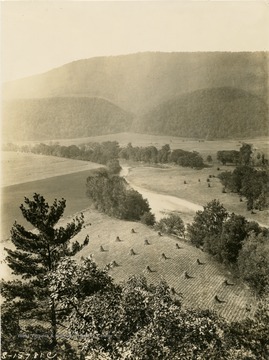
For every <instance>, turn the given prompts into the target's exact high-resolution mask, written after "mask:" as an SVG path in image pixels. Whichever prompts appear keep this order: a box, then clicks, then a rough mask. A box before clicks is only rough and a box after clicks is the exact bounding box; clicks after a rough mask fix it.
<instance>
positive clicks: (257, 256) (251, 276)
mask: <svg viewBox="0 0 269 360" xmlns="http://www.w3.org/2000/svg"><path fill="white" fill-rule="evenodd" d="M187 234H188V238H189V240H190V241H191V242H192V243H193V244H194V245H195V246H197V247H199V248H202V249H203V250H204V251H206V252H208V253H209V254H211V255H212V256H214V257H215V258H216V259H217V260H218V261H220V262H223V263H225V264H226V265H228V266H230V267H231V268H232V269H233V271H235V272H236V273H237V274H238V275H239V276H240V277H241V278H242V280H244V281H247V282H248V283H249V285H250V286H251V287H252V289H253V290H254V291H255V292H256V293H257V294H258V295H260V296H263V295H265V294H267V295H268V293H269V273H268V269H269V249H268V241H269V229H268V228H264V227H261V226H259V224H258V223H256V222H254V221H247V220H246V219H245V218H244V217H243V216H241V215H236V214H234V213H232V214H229V213H228V211H227V210H226V209H225V207H224V206H223V205H222V204H221V203H220V202H219V201H218V200H213V201H211V202H209V203H208V204H207V205H206V206H204V210H203V211H197V213H196V215H195V217H194V219H193V222H192V223H191V224H189V225H188V226H187Z"/></svg>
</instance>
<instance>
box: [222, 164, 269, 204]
mask: <svg viewBox="0 0 269 360" xmlns="http://www.w3.org/2000/svg"><path fill="white" fill-rule="evenodd" d="M218 177H219V179H220V181H221V183H222V185H223V186H224V188H223V191H224V192H226V190H229V191H231V192H234V193H238V194H239V195H240V196H245V197H246V199H247V209H248V210H253V209H257V210H264V209H266V208H268V205H269V173H268V169H265V170H257V169H255V168H254V167H252V166H246V165H243V166H238V167H236V168H235V169H234V170H233V171H225V172H222V173H221V174H219V175H218Z"/></svg>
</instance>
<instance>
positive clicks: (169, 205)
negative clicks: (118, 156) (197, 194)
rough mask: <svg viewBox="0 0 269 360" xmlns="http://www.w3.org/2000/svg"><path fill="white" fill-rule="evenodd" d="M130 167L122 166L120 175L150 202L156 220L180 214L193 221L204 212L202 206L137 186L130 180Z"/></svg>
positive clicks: (184, 218) (186, 219)
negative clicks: (196, 214)
mask: <svg viewBox="0 0 269 360" xmlns="http://www.w3.org/2000/svg"><path fill="white" fill-rule="evenodd" d="M130 169H131V168H130V167H127V166H122V170H121V173H120V175H121V176H122V177H124V178H125V180H126V181H127V182H128V184H129V185H130V186H131V187H132V188H133V189H134V190H136V191H138V192H139V193H140V194H141V195H142V196H143V197H144V198H145V199H147V200H148V202H149V205H150V207H151V210H152V212H153V213H154V214H155V217H156V220H157V221H158V220H160V218H162V217H163V216H164V215H165V214H169V213H170V212H178V213H179V214H180V215H181V216H182V218H183V220H185V221H188V222H190V221H192V219H193V216H194V215H195V213H196V212H197V211H198V210H203V207H202V206H201V205H198V204H195V203H192V202H190V201H187V200H185V199H181V198H178V197H176V196H171V195H163V194H158V193H156V192H153V191H150V190H147V189H144V188H142V187H140V186H137V185H135V184H133V183H132V182H130V181H129V180H128V174H129V171H130Z"/></svg>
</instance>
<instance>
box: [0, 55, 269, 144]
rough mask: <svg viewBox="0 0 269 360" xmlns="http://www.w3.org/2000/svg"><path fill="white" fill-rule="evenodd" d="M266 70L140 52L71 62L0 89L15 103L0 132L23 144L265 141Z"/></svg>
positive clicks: (268, 64)
mask: <svg viewBox="0 0 269 360" xmlns="http://www.w3.org/2000/svg"><path fill="white" fill-rule="evenodd" d="M268 69H269V53H268V52H238V53H233V52H196V53H195V52H194V53H160V52H156V53H151V52H147V53H137V54H130V55H121V56H109V57H97V58H91V59H84V60H78V61H75V62H72V63H69V64H66V65H63V66H62V67H59V68H56V69H53V70H50V71H48V72H46V73H43V74H40V75H36V76H32V77H28V78H24V79H20V80H16V81H13V82H9V83H6V84H4V86H3V97H4V99H6V100H8V101H11V100H13V101H14V99H15V100H16V102H12V103H10V102H9V103H8V104H6V105H4V111H3V123H4V129H3V130H4V131H5V129H6V124H8V125H11V129H12V126H13V127H14V131H13V133H12V131H11V132H10V131H9V132H8V133H9V135H10V134H11V137H13V136H14V134H15V135H16V137H17V138H22V139H26V138H29V139H44V138H46V139H48V138H50V137H51V136H52V138H55V137H63V138H66V137H80V136H89V135H99V134H109V133H116V132H123V131H128V130H135V131H138V132H141V131H143V132H147V133H161V134H164V135H170V134H173V135H180V136H190V137H197V136H198V137H206V136H209V137H214V138H215V137H216V138H221V137H222V138H225V137H234V136H241V137H244V136H255V135H260V134H264V132H266V133H267V125H266V122H267V121H268V108H267V106H268ZM97 98H98V100H97ZM18 99H20V100H18ZM22 99H24V100H22ZM33 99H35V100H33ZM122 109H124V110H122ZM126 112H128V113H126ZM129 113H132V114H134V122H133V124H132V126H131V116H130V114H129ZM9 127H10V126H9ZM44 136H45V137H44Z"/></svg>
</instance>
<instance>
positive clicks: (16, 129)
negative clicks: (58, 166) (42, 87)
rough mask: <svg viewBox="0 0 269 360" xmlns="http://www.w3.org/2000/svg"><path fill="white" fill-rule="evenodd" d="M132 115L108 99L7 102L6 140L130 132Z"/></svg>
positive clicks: (65, 98) (4, 126) (4, 135)
mask: <svg viewBox="0 0 269 360" xmlns="http://www.w3.org/2000/svg"><path fill="white" fill-rule="evenodd" d="M132 117H133V116H132V115H131V114H130V113H129V112H127V111H124V110H122V109H120V108H119V107H118V106H116V105H114V104H112V103H110V102H109V101H107V100H104V99H98V98H82V97H73V98H72V97H71V98H69V97H63V98H57V97H56V98H47V99H46V98H44V99H20V100H13V101H6V102H4V103H3V122H2V131H3V137H4V139H5V140H10V141H12V140H14V139H15V140H33V139H35V140H46V139H59V138H72V137H87V136H92V135H98V134H99V135H101V134H110V133H117V132H120V131H122V130H123V129H124V131H128V129H129V128H130V126H131V122H132Z"/></svg>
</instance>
